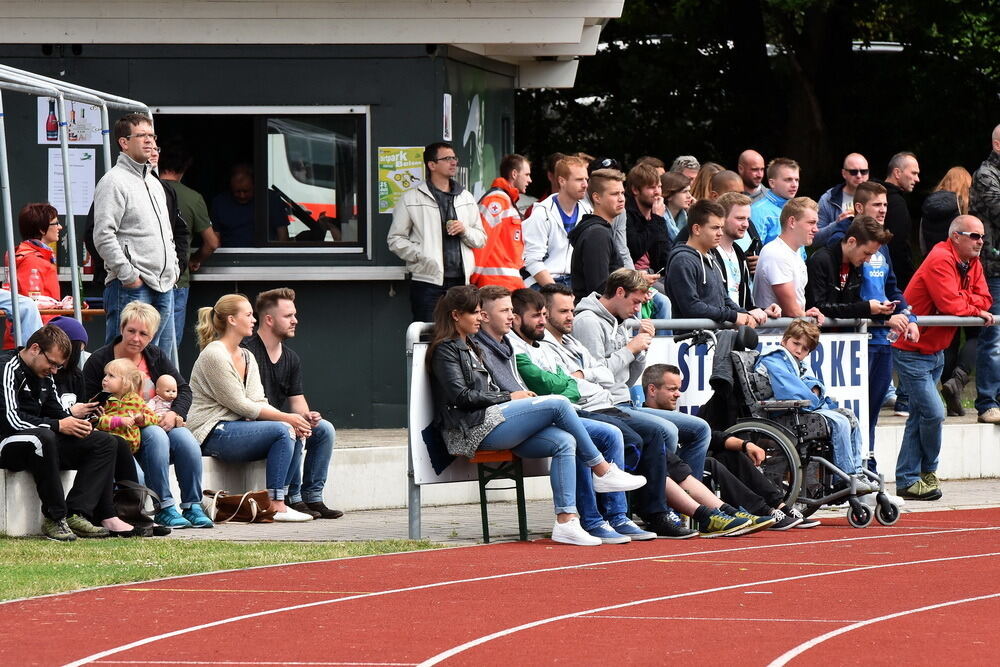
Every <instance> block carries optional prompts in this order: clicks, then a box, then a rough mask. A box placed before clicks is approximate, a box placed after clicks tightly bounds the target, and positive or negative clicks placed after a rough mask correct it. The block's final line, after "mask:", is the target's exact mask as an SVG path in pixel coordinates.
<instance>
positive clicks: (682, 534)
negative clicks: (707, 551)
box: [645, 512, 698, 540]
mask: <svg viewBox="0 0 1000 667" xmlns="http://www.w3.org/2000/svg"><path fill="white" fill-rule="evenodd" d="M645 523H646V529H647V530H651V531H653V532H654V533H656V536H657V537H659V538H662V539H666V540H686V539H688V538H689V537H695V536H696V535H698V531H697V530H692V529H690V528H685V527H684V525H683V524H682V523H681V520H680V518H679V517H678V516H677V515H676V514H674V513H673V512H665V513H663V514H656V515H654V516H651V517H649V519H647V520H646V522H645Z"/></svg>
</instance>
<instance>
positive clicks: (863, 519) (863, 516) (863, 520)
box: [847, 498, 875, 528]
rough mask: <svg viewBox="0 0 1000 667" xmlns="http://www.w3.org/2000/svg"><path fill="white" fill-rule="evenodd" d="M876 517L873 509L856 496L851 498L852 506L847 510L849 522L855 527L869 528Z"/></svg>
mask: <svg viewBox="0 0 1000 667" xmlns="http://www.w3.org/2000/svg"><path fill="white" fill-rule="evenodd" d="M874 519H875V513H874V512H872V509H871V508H870V507H868V505H865V504H864V503H863V502H861V501H859V500H857V499H856V498H851V500H850V507H849V508H848V510H847V523H849V524H851V525H852V526H854V527H855V528H867V527H868V526H870V525H871V523H872V521H873V520H874Z"/></svg>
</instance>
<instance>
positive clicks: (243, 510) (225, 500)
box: [204, 489, 275, 523]
mask: <svg viewBox="0 0 1000 667" xmlns="http://www.w3.org/2000/svg"><path fill="white" fill-rule="evenodd" d="M204 494H205V496H206V497H208V498H209V501H208V507H206V508H205V510H206V512H207V514H208V517H209V518H210V519H211V520H212V521H214V522H215V523H229V522H237V523H273V522H274V514H275V511H274V510H273V509H271V496H270V495H269V494H268V492H267V490H264V489H262V490H260V491H247V492H246V493H244V494H239V493H229V492H227V491H209V490H207V489H206V490H205V491H204Z"/></svg>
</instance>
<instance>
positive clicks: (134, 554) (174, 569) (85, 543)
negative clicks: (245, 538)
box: [0, 537, 443, 600]
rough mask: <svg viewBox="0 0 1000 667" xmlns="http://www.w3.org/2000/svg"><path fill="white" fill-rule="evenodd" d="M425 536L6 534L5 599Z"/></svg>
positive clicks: (344, 552) (0, 586) (388, 546)
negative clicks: (255, 538)
mask: <svg viewBox="0 0 1000 667" xmlns="http://www.w3.org/2000/svg"><path fill="white" fill-rule="evenodd" d="M441 546H443V545H439V544H433V543H431V542H428V541H426V540H423V541H409V540H385V541H368V542H222V541H214V540H191V541H188V540H171V539H133V540H120V539H115V540H77V541H76V542H74V543H72V544H59V543H56V542H50V541H48V540H42V539H38V538H11V537H0V600H12V599H17V598H23V597H31V596H35V595H45V594H46V593H58V592H63V591H73V590H78V589H81V588H89V587H91V586H104V585H108V584H121V583H129V582H133V581H148V580H149V579H159V578H161V577H170V576H174V575H180V574H195V573H198V572H210V571H213V570H227V569H234V568H243V567H253V566H257V565H274V564H278V563H295V562H302V561H314V560H327V559H330V558H344V557H347V556H367V555H370V554H385V553H396V552H401V551H417V550H421V549H433V548H438V547H441Z"/></svg>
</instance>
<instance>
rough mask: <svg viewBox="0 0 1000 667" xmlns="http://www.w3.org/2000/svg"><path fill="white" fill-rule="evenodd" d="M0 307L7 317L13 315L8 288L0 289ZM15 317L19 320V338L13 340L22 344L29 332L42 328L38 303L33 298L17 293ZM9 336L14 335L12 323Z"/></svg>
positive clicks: (9, 317) (29, 334)
mask: <svg viewBox="0 0 1000 667" xmlns="http://www.w3.org/2000/svg"><path fill="white" fill-rule="evenodd" d="M0 309H3V310H5V311H6V312H7V318H8V319H11V318H12V317H13V313H14V306H13V304H12V303H11V298H10V290H5V289H0ZM17 319H18V320H20V322H21V340H20V341H14V342H15V343H19V344H21V345H24V342H25V341H26V340H28V338H29V337H31V334H33V333H35V332H36V331H38V330H39V329H41V328H42V316H41V315H39V314H38V305H37V304H36V303H35V300H34V299H30V298H28V297H26V296H21V295H18V297H17ZM10 336H11V338H13V337H14V327H13V325H11V328H10Z"/></svg>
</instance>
